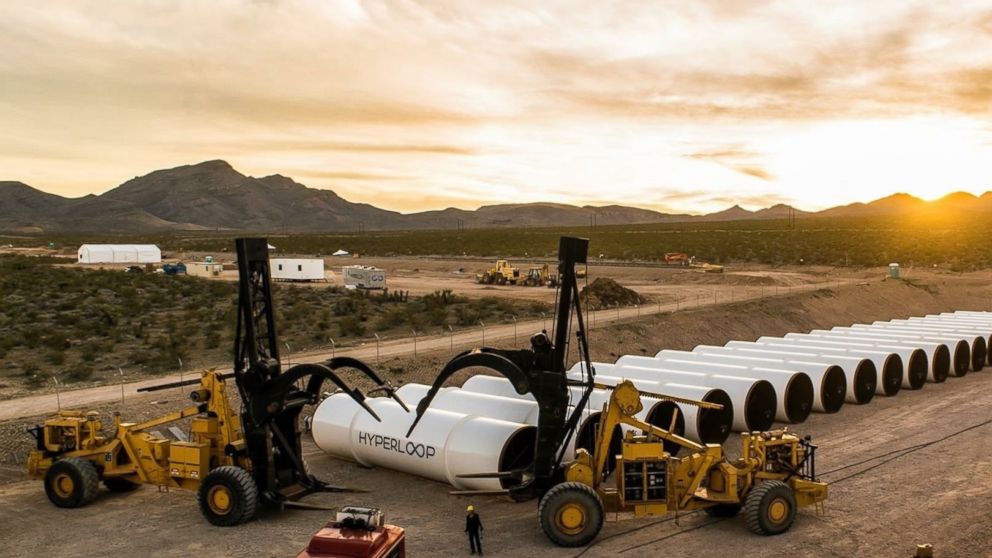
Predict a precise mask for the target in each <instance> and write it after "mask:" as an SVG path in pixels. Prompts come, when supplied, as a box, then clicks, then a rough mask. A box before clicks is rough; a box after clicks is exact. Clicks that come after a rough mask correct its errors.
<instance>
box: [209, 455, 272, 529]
mask: <svg viewBox="0 0 992 558" xmlns="http://www.w3.org/2000/svg"><path fill="white" fill-rule="evenodd" d="M197 500H198V501H199V503H200V512H202V513H203V516H204V517H206V518H207V521H209V522H210V523H212V524H214V525H217V526H219V527H232V526H234V525H240V524H242V523H246V522H248V521H251V519H252V518H253V517H255V511H256V509H257V508H258V487H257V486H255V479H253V478H251V475H250V474H249V473H248V471H245V470H244V469H242V468H241V467H233V466H230V465H227V466H224V467H217V468H216V469H214V470H213V471H210V472H209V473H207V476H206V478H204V479H203V482H201V483H200V489H199V490H198V491H197Z"/></svg>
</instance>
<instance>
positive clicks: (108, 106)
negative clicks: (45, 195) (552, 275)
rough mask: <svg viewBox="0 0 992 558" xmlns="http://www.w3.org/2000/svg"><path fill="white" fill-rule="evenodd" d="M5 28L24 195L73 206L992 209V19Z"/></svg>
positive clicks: (509, 4) (167, 18) (505, 12)
mask: <svg viewBox="0 0 992 558" xmlns="http://www.w3.org/2000/svg"><path fill="white" fill-rule="evenodd" d="M96 6H100V8H99V9H97V8H96ZM3 13H4V17H3V18H0V31H2V32H0V49H2V51H3V52H5V53H7V54H8V56H7V57H5V58H3V59H0V83H3V84H4V85H3V86H2V87H0V122H3V123H4V125H3V126H0V169H2V172H0V180H15V181H21V182H24V183H26V184H29V185H31V186H33V187H36V188H38V189H41V190H43V191H46V192H51V193H56V194H60V195H64V196H68V197H78V196H82V195H86V194H91V193H97V194H98V193H102V192H105V191H107V190H109V189H111V188H114V187H116V186H118V185H119V184H121V183H123V182H125V181H126V180H129V179H131V178H133V177H135V176H140V175H144V174H147V173H149V172H152V171H155V170H159V169H164V168H171V167H175V166H181V165H187V164H196V163H199V162H202V161H205V160H212V159H223V160H226V161H228V162H229V163H230V164H231V165H232V166H233V167H234V168H235V169H236V170H238V171H240V172H242V173H244V174H246V175H251V176H266V175H270V174H282V175H285V176H289V177H291V178H293V179H295V180H297V181H298V182H300V183H302V184H305V185H307V186H310V187H313V188H321V189H329V190H333V191H335V192H336V193H337V194H338V195H340V196H342V197H344V198H345V199H348V200H350V201H354V202H365V203H370V204H373V205H376V206H378V207H382V208H385V209H391V210H396V211H400V212H403V213H411V212H416V211H423V210H430V209H443V208H446V207H458V208H462V209H475V208H477V207H479V206H482V205H491V204H502V203H526V202H550V203H564V204H572V205H594V206H601V205H611V204H618V205H626V206H635V207H643V208H648V209H654V210H658V211H663V212H668V213H691V214H700V213H710V212H714V211H720V210H723V209H726V208H728V207H731V206H733V205H740V206H741V207H744V208H746V209H750V210H755V209H760V208H763V207H768V206H772V205H775V204H779V203H784V204H789V205H792V206H794V207H796V208H798V209H801V210H804V211H817V210H822V209H825V208H829V207H834V206H838V205H845V204H849V203H854V202H869V201H872V200H875V199H878V198H883V197H886V196H889V195H892V194H895V193H907V194H910V195H913V196H917V197H920V198H922V199H925V200H933V199H939V198H941V197H943V196H945V195H947V194H949V193H952V192H958V191H963V192H968V193H971V194H974V195H981V194H982V193H984V192H986V191H989V190H992V164H990V163H989V161H992V125H990V121H992V120H990V117H992V89H990V88H989V86H988V84H989V83H992V32H990V30H992V2H987V1H986V2H965V3H956V4H955V6H953V7H946V6H939V5H932V4H929V3H924V2H917V3H913V2H902V1H895V0H885V1H880V2H875V3H871V4H870V5H869V4H865V3H862V2H855V1H853V0H851V1H848V2H837V3H834V4H832V5H831V8H830V10H829V11H828V12H827V11H824V9H823V8H822V4H820V3H814V2H808V3H802V2H793V3H788V4H784V5H783V4H779V3H773V2H767V3H766V2H745V3H740V2H733V1H719V0H707V1H701V2H698V3H691V4H685V5H668V6H657V5H648V4H643V5H642V4H632V3H626V2H609V1H607V2H596V3H585V4H582V5H581V9H578V8H577V7H576V4H575V3H569V2H560V3H559V2H549V3H540V4H534V3H531V2H523V1H522V0H521V1H516V0H506V1H501V2H491V3H485V4H466V3H462V2H457V1H414V0H411V1H409V2H403V3H393V2H380V1H367V2H356V1H349V0H335V1H329V0H321V1H318V0H281V1H273V2H247V1H240V0H226V1H224V2H217V3H210V4H199V3H184V2H177V3H167V4H153V3H143V2H134V3H120V4H112V5H104V4H92V5H90V4H88V3H87V2H76V1H69V0H63V1H55V2H50V3H43V4H37V3H36V4H30V3H17V4H11V5H9V6H6V7H5V8H3Z"/></svg>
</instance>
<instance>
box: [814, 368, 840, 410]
mask: <svg viewBox="0 0 992 558" xmlns="http://www.w3.org/2000/svg"><path fill="white" fill-rule="evenodd" d="M846 398H847V376H845V375H844V370H843V369H842V368H841V367H840V366H836V365H835V366H830V367H828V368H827V370H826V372H824V373H823V378H822V379H821V380H820V405H822V406H823V412H825V413H836V412H837V411H839V410H840V408H841V407H843V406H844V400H845V399H846Z"/></svg>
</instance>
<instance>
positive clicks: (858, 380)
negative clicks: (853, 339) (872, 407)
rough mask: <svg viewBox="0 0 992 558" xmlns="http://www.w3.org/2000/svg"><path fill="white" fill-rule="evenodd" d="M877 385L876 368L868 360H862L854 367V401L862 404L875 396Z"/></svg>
mask: <svg viewBox="0 0 992 558" xmlns="http://www.w3.org/2000/svg"><path fill="white" fill-rule="evenodd" d="M877 385H878V369H876V368H875V364H874V363H873V362H872V361H870V360H867V359H866V360H862V361H861V363H860V364H858V366H857V367H855V369H854V401H855V402H856V403H857V404H858V405H864V404H865V403H868V402H870V401H871V400H872V399H873V398H874V397H875V387H876V386H877Z"/></svg>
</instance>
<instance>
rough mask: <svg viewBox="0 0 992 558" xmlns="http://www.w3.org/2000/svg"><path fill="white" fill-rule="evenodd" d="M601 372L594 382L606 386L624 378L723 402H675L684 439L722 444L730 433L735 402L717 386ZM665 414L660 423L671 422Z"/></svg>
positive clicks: (655, 388)
mask: <svg viewBox="0 0 992 558" xmlns="http://www.w3.org/2000/svg"><path fill="white" fill-rule="evenodd" d="M593 366H594V367H595V368H596V369H597V370H600V369H602V370H603V371H604V372H605V371H607V370H611V369H612V367H613V365H611V364H600V363H594V364H593ZM604 372H597V373H596V381H597V382H599V383H603V384H608V385H617V384H619V383H620V382H622V381H624V380H629V381H630V382H632V383H633V384H634V386H636V387H637V389H640V390H644V391H647V392H652V393H660V394H664V395H671V396H674V397H683V398H686V399H694V400H696V401H705V402H707V403H717V404H719V405H722V406H723V408H722V409H700V408H699V407H697V406H695V405H683V404H681V403H678V404H676V405H677V407H678V417H682V419H681V422H682V424H683V428H684V431H685V437H686V438H689V439H690V440H692V441H694V442H700V443H704V444H722V443H723V442H725V441H726V440H727V437H728V436H730V432H731V429H732V427H733V422H734V413H735V411H734V403H733V401H732V400H731V398H730V395H728V394H727V392H726V391H724V390H722V389H720V388H711V387H704V386H698V385H692V384H680V383H678V382H661V381H655V380H644V379H638V378H621V377H619V376H611V375H610V374H608V373H604ZM570 375H571V376H572V377H573V378H578V377H579V375H578V373H576V372H571V373H570ZM669 409H670V408H669ZM667 413H668V414H667V415H661V416H659V420H660V421H662V422H664V421H666V420H667V422H668V423H669V424H670V423H671V421H672V411H671V410H668V411H667ZM678 417H677V418H676V421H678V420H679V419H678ZM659 426H660V427H661V428H664V429H667V428H668V425H665V424H662V425H659ZM665 447H666V450H668V448H669V444H666V446H665ZM669 451H670V450H669ZM672 453H674V452H672Z"/></svg>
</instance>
